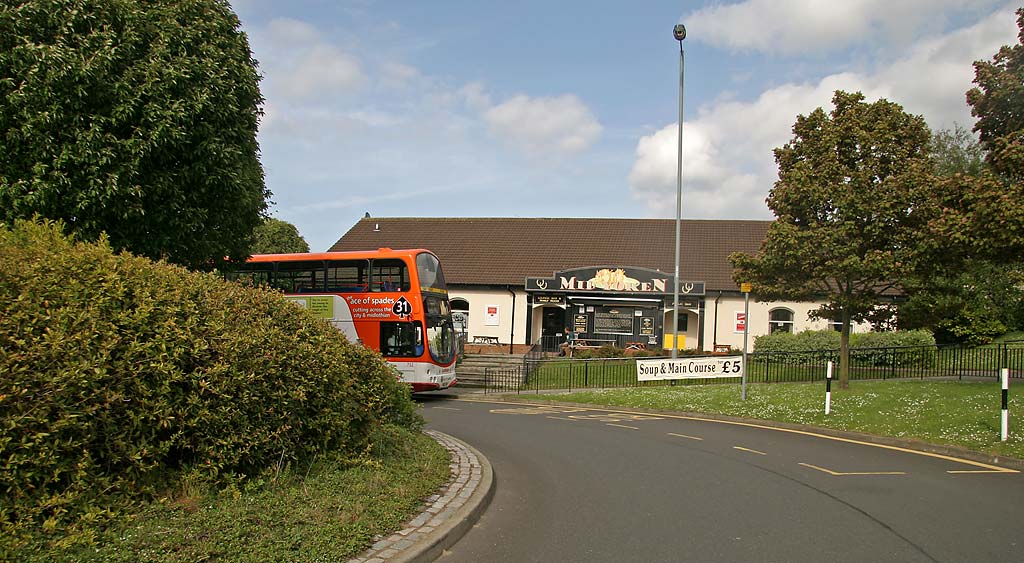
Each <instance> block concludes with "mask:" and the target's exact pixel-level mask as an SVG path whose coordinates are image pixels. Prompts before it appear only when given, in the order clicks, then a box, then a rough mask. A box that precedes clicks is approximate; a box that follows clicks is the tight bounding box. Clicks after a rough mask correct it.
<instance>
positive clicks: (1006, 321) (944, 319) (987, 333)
mask: <svg viewBox="0 0 1024 563" xmlns="http://www.w3.org/2000/svg"><path fill="white" fill-rule="evenodd" d="M985 154H986V153H985V150H984V149H983V148H982V146H981V144H980V143H979V142H978V141H977V140H976V139H975V137H974V135H973V134H972V133H971V132H970V131H968V130H967V129H965V128H964V127H961V126H959V125H957V126H955V127H954V128H953V129H951V130H950V129H947V130H942V131H938V132H936V133H934V135H933V136H932V163H933V165H934V167H935V173H936V174H937V175H938V176H939V179H938V180H937V182H936V185H938V186H940V187H942V188H946V187H949V186H955V185H970V186H972V191H973V190H975V189H978V187H979V186H984V185H985V181H984V180H982V176H983V175H987V176H988V177H989V178H990V179H991V176H992V170H991V168H990V167H989V166H988V164H987V163H986V162H985ZM957 175H963V176H969V177H970V179H967V178H960V179H958V178H956V176H957ZM943 191H945V190H943ZM951 195H953V194H948V195H940V196H938V197H939V198H940V199H945V200H947V202H948V203H950V204H955V203H956V201H955V197H950V196H951ZM958 195H959V196H960V199H961V201H962V200H963V199H964V198H963V197H962V196H963V195H964V194H962V193H961V194H958ZM968 211H969V210H967V209H961V210H959V211H958V212H957V214H962V216H963V217H966V216H967V215H968ZM962 232H964V231H961V233H962ZM949 242H950V239H949V238H948V237H946V236H942V237H937V238H934V239H931V240H928V241H923V242H922V249H924V248H929V247H930V248H931V249H932V251H933V252H934V254H935V256H936V259H934V260H922V261H921V262H920V265H921V267H922V268H921V271H920V272H919V275H918V276H916V277H915V278H914V279H910V280H905V281H904V283H903V289H904V291H905V292H906V293H907V294H908V295H909V300H908V301H907V302H906V303H904V304H902V305H900V308H899V326H900V327H903V328H921V327H924V328H928V329H930V330H932V331H933V333H934V334H935V338H936V340H937V341H938V342H939V343H940V344H957V343H963V344H968V345H977V344H983V343H986V342H989V341H991V340H992V338H994V337H996V336H999V335H1000V334H1003V333H1005V332H1006V331H1007V330H1010V329H1013V328H1017V327H1020V326H1024V325H1022V322H1024V290H1022V288H1024V285H1022V282H1024V270H1022V269H1021V265H1020V264H1019V263H1012V262H1006V261H1003V260H993V259H988V258H985V257H984V255H985V253H984V252H976V251H974V250H973V249H972V246H973V244H975V243H971V242H970V239H969V238H966V239H961V240H960V244H957V245H952V244H949ZM979 242H980V241H979ZM986 246H988V245H986Z"/></svg>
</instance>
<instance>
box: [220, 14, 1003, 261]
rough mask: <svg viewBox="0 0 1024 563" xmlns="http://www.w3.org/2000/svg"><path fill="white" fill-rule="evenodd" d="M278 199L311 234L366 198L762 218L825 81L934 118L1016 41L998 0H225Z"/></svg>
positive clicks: (596, 213)
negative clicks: (789, 146) (682, 35)
mask: <svg viewBox="0 0 1024 563" xmlns="http://www.w3.org/2000/svg"><path fill="white" fill-rule="evenodd" d="M232 5H233V7H234V9H235V11H236V12H237V13H238V15H239V17H240V18H241V20H242V26H243V30H244V31H245V32H246V33H247V34H248V35H249V40H250V44H251V46H252V49H253V55H254V57H255V58H256V59H257V60H258V61H259V65H260V71H261V73H262V75H263V81H262V83H261V89H262V91H263V95H264V97H265V98H266V103H265V107H264V110H265V115H264V118H263V120H262V122H261V126H260V133H259V140H260V147H261V152H262V162H263V167H264V170H265V172H266V180H267V186H268V187H269V188H270V189H271V191H272V192H273V193H274V195H273V201H274V205H273V206H272V210H271V211H272V215H273V216H275V217H278V218H280V219H284V220H286V221H289V222H291V223H293V224H294V225H296V226H297V227H298V229H299V232H300V233H301V234H302V235H303V236H304V237H305V238H306V240H307V241H308V242H309V244H310V248H311V249H312V250H314V251H322V250H326V249H327V248H328V247H330V246H331V245H332V244H333V243H334V242H335V241H336V240H337V239H338V238H339V237H340V236H341V235H343V234H344V233H345V232H346V231H347V230H348V229H349V228H350V227H351V226H352V225H353V224H355V222H356V221H358V220H359V219H360V218H361V217H363V215H364V214H365V213H370V214H371V215H372V216H375V217H625V218H649V217H664V218H668V217H674V216H675V201H676V179H675V178H676V152H677V145H676V131H677V130H676V121H677V119H678V103H679V100H678V93H679V89H678V87H679V47H678V43H677V42H676V41H675V40H674V39H673V38H672V27H673V26H674V25H675V24H676V23H680V22H682V23H684V24H685V25H686V27H687V38H686V40H685V41H684V42H683V47H684V49H685V60H686V66H685V88H684V90H685V91H684V122H683V137H684V140H683V198H682V199H683V212H682V214H683V217H684V218H686V219H711V218H718V219H770V218H771V217H772V215H771V213H770V211H769V210H768V208H767V206H766V205H765V203H764V200H765V198H766V197H767V195H768V191H769V190H770V189H771V187H772V184H773V182H774V181H775V179H776V171H777V170H776V168H775V163H774V159H773V156H772V149H773V148H775V147H778V146H781V145H783V144H785V143H786V142H787V141H788V140H789V139H790V137H791V127H792V125H793V122H794V120H795V119H796V116H797V115H799V114H806V113H809V112H811V111H813V110H814V109H815V108H817V107H825V108H828V107H829V103H830V99H831V96H832V93H833V92H834V91H835V90H837V89H843V90H850V91H862V92H864V93H865V95H866V96H867V97H868V99H869V100H871V101H873V100H875V99H878V98H886V99H889V100H891V101H895V102H897V103H900V104H902V105H903V106H904V108H905V109H906V110H907V111H909V112H911V113H915V114H920V115H923V116H924V117H925V119H926V120H927V121H928V123H929V125H931V126H932V128H933V129H942V128H949V127H952V126H953V125H954V124H955V123H959V124H961V125H964V126H967V127H971V126H973V123H974V120H973V118H972V117H971V115H970V108H969V107H968V106H967V105H966V102H965V101H964V93H965V92H966V90H967V89H969V88H970V87H971V80H972V79H973V77H974V73H973V69H972V67H971V63H972V62H973V61H975V60H978V59H989V58H991V56H992V55H993V54H994V53H995V52H996V50H998V48H999V46H1001V45H1006V44H1012V43H1016V41H1017V37H1016V34H1017V28H1016V23H1015V16H1014V14H1013V11H1014V9H1015V8H1016V5H1015V4H1012V3H1010V4H1008V3H1006V2H1003V1H994V0H843V1H834V0H746V1H740V2H721V1H720V2H666V1H642V2H601V1H593V0H592V1H558V2H552V1H550V0H547V1H532V0H528V1H519V2H487V1H483V0H476V1H444V0H437V1H430V2H425V1H399V0H395V1H383V0H380V1H376V0H351V1H347V0H334V1H330V0H290V1H288V2H283V1H280V0H234V1H233V2H232Z"/></svg>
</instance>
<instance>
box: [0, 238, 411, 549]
mask: <svg viewBox="0 0 1024 563" xmlns="http://www.w3.org/2000/svg"><path fill="white" fill-rule="evenodd" d="M60 230H61V229H60V225H56V224H51V223H33V222H19V223H17V224H16V225H14V227H13V228H2V227H0V373H2V374H3V376H2V378H0V468H2V470H0V494H2V495H3V498H4V502H3V503H2V504H0V536H3V537H4V538H5V539H4V540H0V559H3V552H4V551H5V550H4V549H3V548H4V547H10V545H13V544H6V545H5V542H18V541H20V540H19V538H24V537H26V536H25V533H27V532H28V531H31V532H32V533H36V534H38V533H39V530H44V531H46V530H52V531H54V533H55V535H54V538H56V539H59V538H61V537H64V538H66V537H74V534H75V533H76V532H78V533H79V534H85V535H88V530H89V528H90V526H94V525H96V523H97V522H99V521H102V520H103V519H104V518H106V517H109V516H110V515H111V514H112V511H116V508H117V507H118V506H123V504H124V503H125V502H133V501H136V500H141V499H145V498H147V497H148V496H150V495H152V494H156V493H161V492H163V491H165V490H166V487H169V486H173V485H172V484H173V483H174V480H175V479H178V478H180V477H182V476H185V477H187V478H190V479H203V480H208V479H210V480H213V481H214V482H216V481H217V480H218V479H221V480H223V479H228V480H230V479H239V478H244V476H246V475H248V476H253V475H257V474H260V473H261V472H266V471H268V469H269V468H273V467H275V466H279V465H280V464H284V463H289V462H294V461H303V460H309V459H311V458H313V457H314V456H317V455H322V454H329V455H333V454H339V453H340V454H341V455H345V456H358V455H359V453H360V452H362V451H365V449H366V448H367V447H368V446H369V444H368V436H369V435H370V432H371V431H372V430H373V429H374V428H375V427H377V426H378V425H380V424H384V423H392V422H396V423H399V424H403V425H405V426H409V427H415V426H416V425H417V424H420V423H421V422H422V421H421V419H419V416H418V415H417V414H416V413H415V410H414V406H413V404H412V402H411V400H410V398H409V389H408V387H407V386H406V385H404V384H402V383H400V382H399V381H398V379H397V376H396V372H395V371H394V370H393V369H392V368H391V367H390V366H389V365H388V364H387V363H386V362H384V361H383V360H382V359H381V358H380V356H379V355H377V354H376V353H374V352H372V351H368V350H366V349H364V348H362V347H360V346H356V345H351V344H349V343H348V342H347V341H346V340H345V338H344V337H343V336H342V335H341V333H339V332H338V331H336V330H334V329H332V328H331V327H330V326H329V325H328V324H326V323H324V322H323V321H321V320H318V319H315V318H314V317H312V316H311V315H309V314H308V313H307V312H305V311H303V310H302V309H300V308H298V307H296V306H294V305H293V304H291V303H289V302H288V301H287V300H285V299H284V298H283V297H282V296H281V295H280V294H278V293H276V292H273V291H269V290H261V289H256V288H251V287H244V286H241V285H237V284H231V283H227V282H224V281H222V280H220V279H219V278H218V277H216V276H214V275H212V274H199V273H194V272H189V271H187V270H184V269H182V268H178V267H172V266H169V265H166V264H162V263H159V264H154V263H152V262H150V261H149V260H146V259H143V258H138V257H134V256H131V255H128V254H115V253H114V252H112V251H111V249H110V247H109V246H108V245H107V244H106V242H105V241H100V242H99V243H97V244H83V243H76V242H74V241H72V240H69V239H68V238H66V237H64V236H63V235H62V234H61V232H60ZM119 503H121V504H119ZM36 537H38V536H36ZM79 539H81V538H79ZM87 539H88V538H86V540H87Z"/></svg>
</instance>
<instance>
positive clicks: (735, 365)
mask: <svg viewBox="0 0 1024 563" xmlns="http://www.w3.org/2000/svg"><path fill="white" fill-rule="evenodd" d="M719 377H743V356H718V357H710V358H707V357H705V358H677V359H675V360H673V359H660V360H637V361H636V379H637V381H662V380H666V379H715V378H719Z"/></svg>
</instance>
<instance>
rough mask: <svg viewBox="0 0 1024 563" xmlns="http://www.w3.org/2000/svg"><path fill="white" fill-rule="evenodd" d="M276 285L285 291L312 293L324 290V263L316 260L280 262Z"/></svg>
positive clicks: (275, 279) (275, 278) (275, 277)
mask: <svg viewBox="0 0 1024 563" xmlns="http://www.w3.org/2000/svg"><path fill="white" fill-rule="evenodd" d="M274 287H276V288H277V289H280V290H281V291H284V292H285V293H311V292H318V291H323V290H324V263H323V262H321V261H319V260H315V261H305V262H278V263H277V275H275V276H274Z"/></svg>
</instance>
